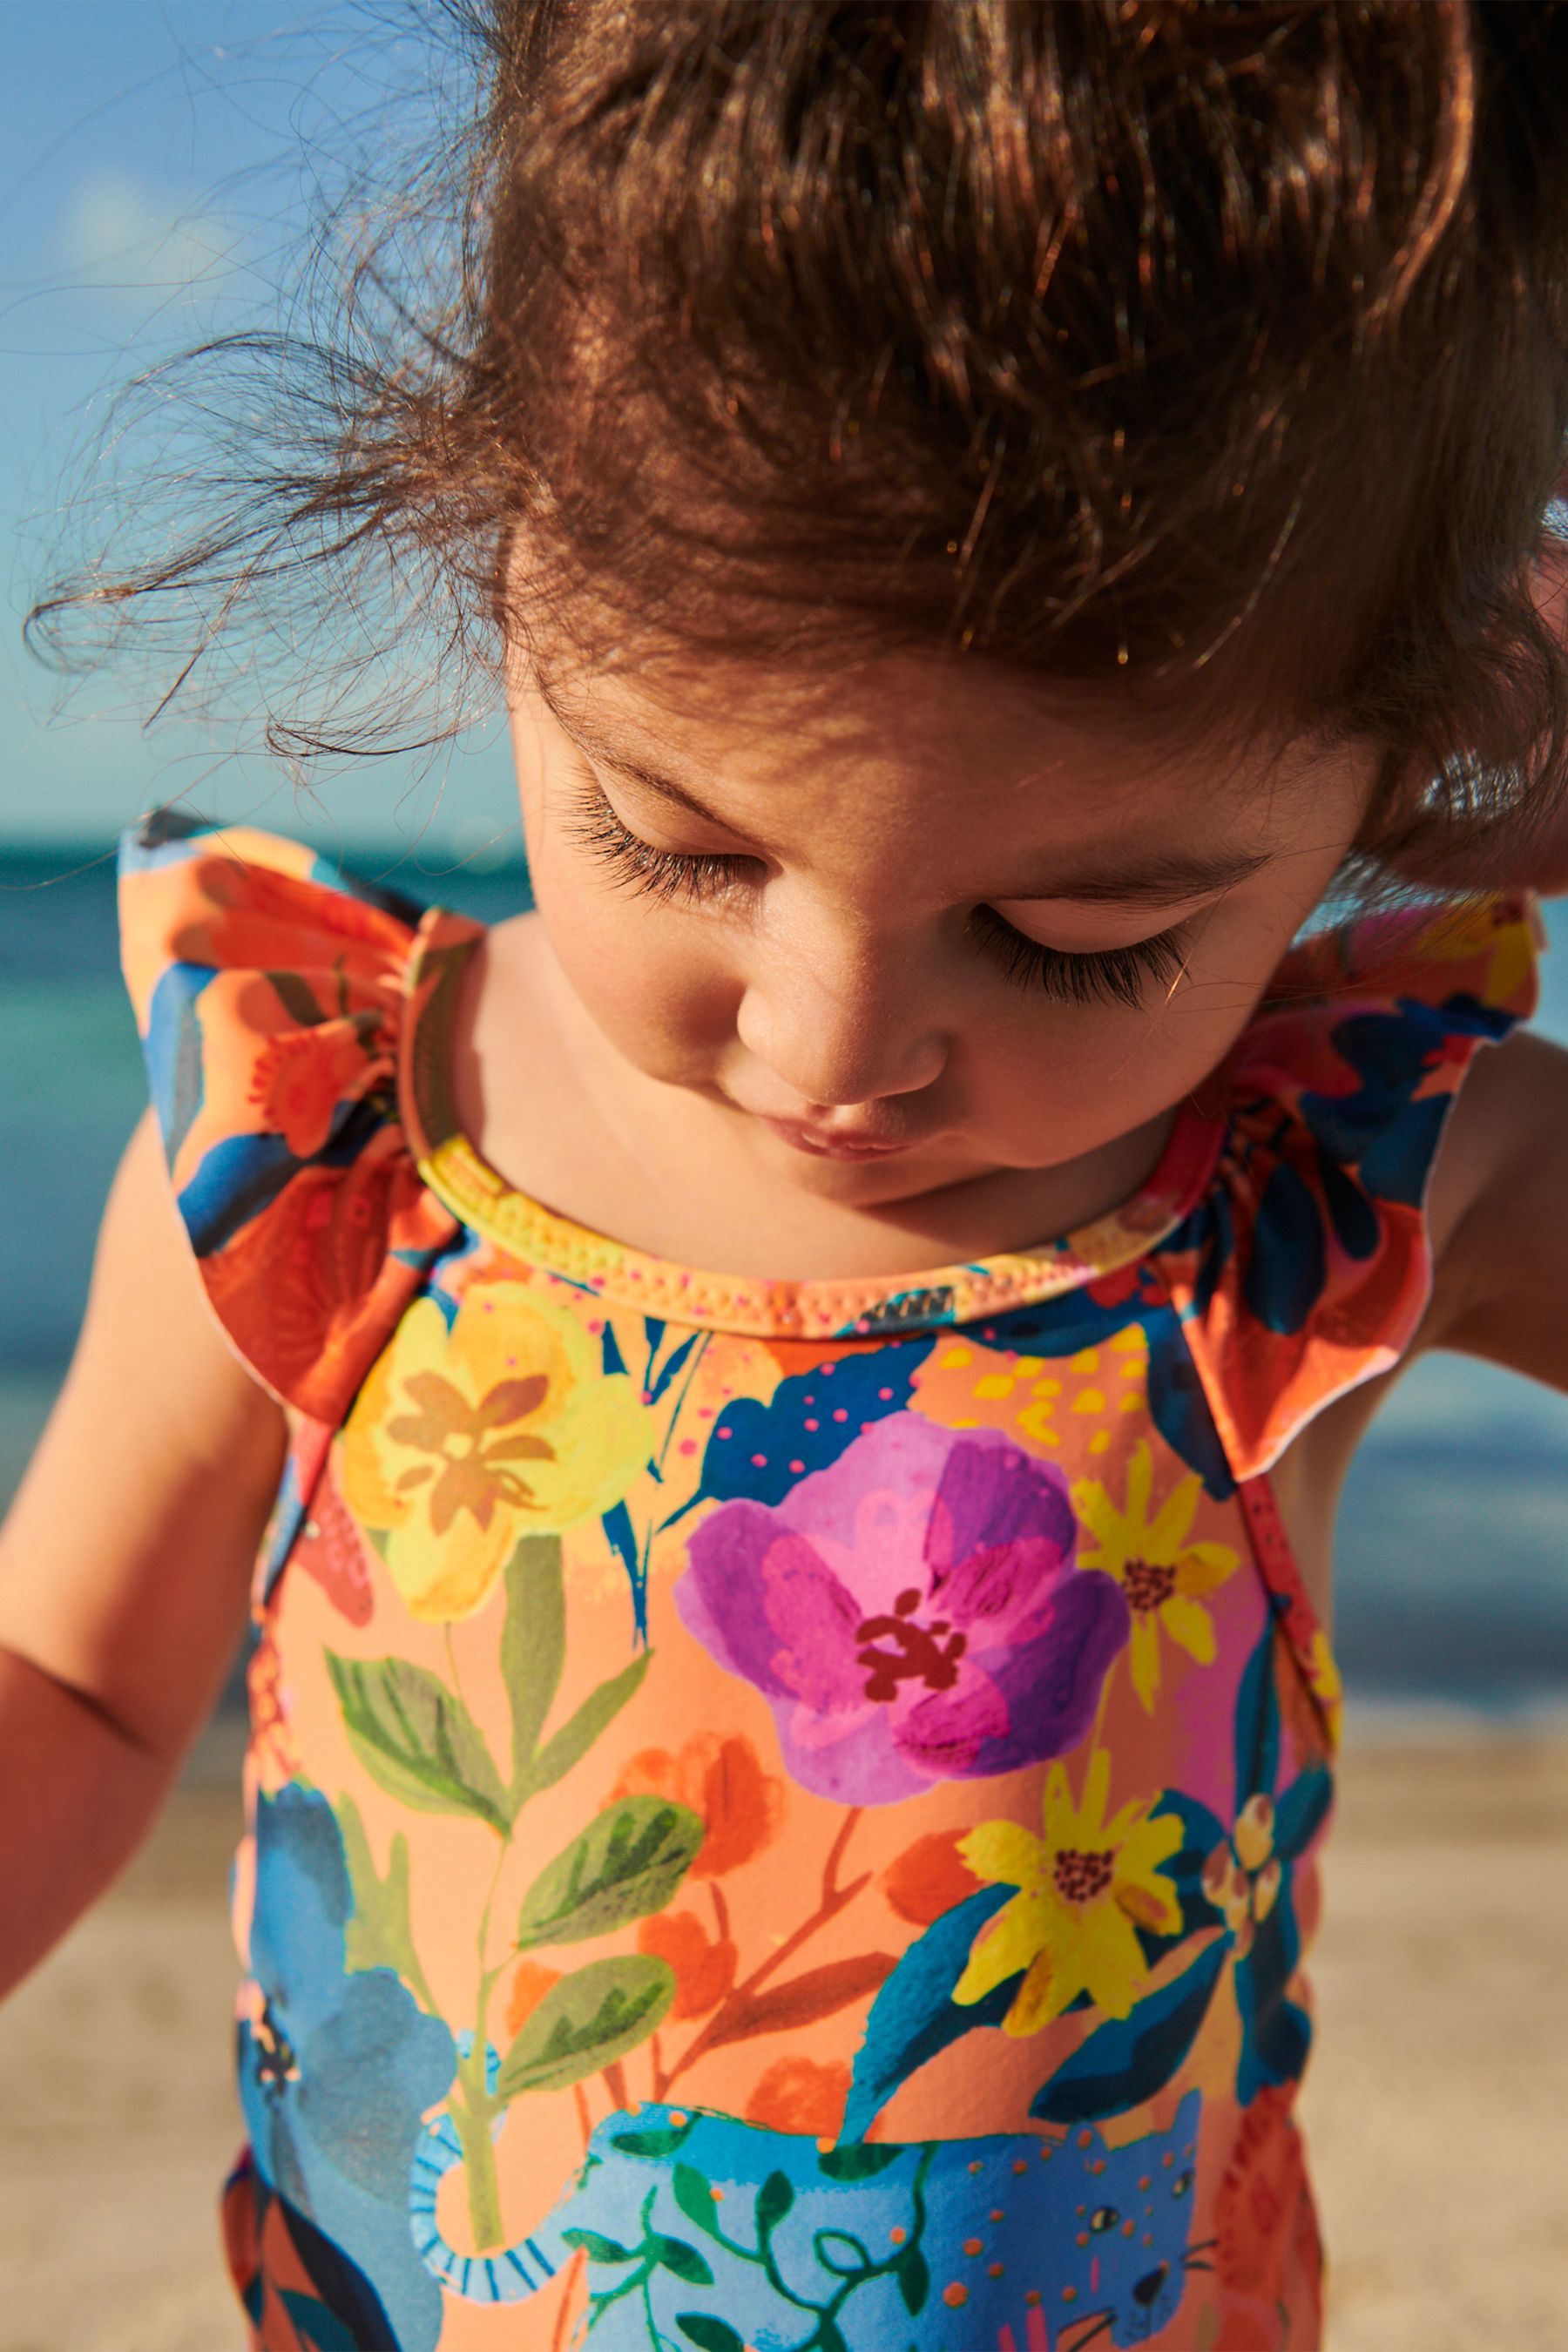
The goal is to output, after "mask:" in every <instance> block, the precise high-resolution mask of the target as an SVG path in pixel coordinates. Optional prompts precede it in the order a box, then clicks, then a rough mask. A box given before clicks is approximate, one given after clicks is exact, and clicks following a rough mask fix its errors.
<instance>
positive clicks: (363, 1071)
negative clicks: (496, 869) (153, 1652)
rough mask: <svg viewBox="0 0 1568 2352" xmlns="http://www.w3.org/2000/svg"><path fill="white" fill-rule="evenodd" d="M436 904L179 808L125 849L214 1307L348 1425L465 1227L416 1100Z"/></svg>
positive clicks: (139, 992) (280, 1392)
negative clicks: (408, 1036)
mask: <svg viewBox="0 0 1568 2352" xmlns="http://www.w3.org/2000/svg"><path fill="white" fill-rule="evenodd" d="M419 920H420V915H419V909H418V908H416V907H415V906H413V905H411V904H410V903H408V902H405V901H404V900H402V899H401V898H396V897H395V896H394V895H392V894H390V893H388V892H385V891H382V890H378V889H375V888H374V887H371V886H369V885H366V884H363V883H360V882H357V881H353V880H351V879H350V878H349V877H346V876H345V875H343V874H342V873H340V872H338V871H337V870H336V869H335V868H334V867H332V866H328V865H326V864H324V863H323V861H322V860H321V859H320V858H318V857H316V856H314V855H313V854H312V852H311V851H310V850H309V849H307V848H305V847H304V846H303V845H300V844H299V843H295V842H291V841H288V840H284V839H281V838H279V836H277V835H271V834H267V833H261V832H257V831H254V830H251V829H250V828H248V827H241V826H237V827H226V828H224V829H222V830H221V831H220V830H217V829H210V830H208V829H201V828H197V827H195V826H193V825H191V824H190V823H189V821H188V820H185V819H184V818H180V817H177V816H174V815H173V814H170V813H168V812H164V813H162V814H159V815H156V816H154V817H153V818H150V819H148V820H146V821H144V822H143V824H142V826H141V827H140V828H139V829H137V830H136V831H134V832H132V833H128V834H126V835H124V836H123V838H122V840H121V846H120V927H121V961H122V963H123V968H124V972H125V980H126V985H127V987H128V989H129V992H130V995H131V1000H132V1006H133V1007H134V1010H135V1014H136V1025H137V1028H138V1030H139V1032H140V1034H141V1038H142V1051H143V1054H144V1055H145V1058H146V1065H147V1076H148V1082H149V1087H150V1090H151V1094H152V1098H153V1108H154V1110H155V1112H156V1115H157V1118H158V1123H159V1126H160V1128H161V1129H162V1131H163V1148H164V1151H165V1154H166V1156H167V1159H168V1163H169V1171H170V1176H171V1180H172V1181H173V1185H174V1196H175V1200H176V1202H177V1203H178V1206H179V1211H180V1214H181V1217H182V1218H183V1219H184V1225H185V1230H186V1232H187V1234H189V1236H190V1242H191V1247H192V1250H193V1251H194V1253H195V1259H196V1263H197V1265H198V1267H199V1269H200V1272H201V1276H202V1280H203V1282H204V1284H205V1288H206V1293H207V1297H208V1299H209V1300H210V1302H211V1304H212V1307H213V1308H214V1311H215V1312H216V1316H217V1318H218V1321H219V1323H220V1324H221V1325H222V1327H223V1328H224V1330H225V1332H226V1335H227V1337H228V1339H229V1341H230V1343H231V1344H232V1346H233V1347H234V1348H235V1349H236V1350H237V1353H238V1355H239V1357H240V1359H241V1360H242V1361H243V1362H244V1363H246V1364H247V1366H248V1368H249V1369H250V1370H252V1372H254V1374H255V1375H256V1376H257V1378H258V1380H260V1381H261V1382H262V1383H263V1384H264V1386H266V1387H267V1388H268V1389H269V1390H271V1391H272V1392H273V1394H274V1395H275V1396H277V1397H279V1399H280V1400H281V1401H282V1402H284V1403H286V1404H289V1405H293V1406H295V1407H296V1408H297V1409H298V1410H299V1411H300V1412H303V1413H306V1414H308V1415H310V1416H311V1417H312V1418H314V1419H318V1420H323V1421H328V1422H336V1421H337V1420H338V1419H340V1418H341V1417H342V1413H343V1412H345V1411H346V1410H347V1407H348V1404H349V1402H351V1400H352V1398H353V1394H354V1391H355V1390H356V1389H357V1388H358V1386H359V1384H360V1382H361V1381H362V1380H363V1377H364V1374H365V1373H366V1371H367V1370H369V1368H370V1366H371V1364H372V1363H373V1361H374V1359H375V1357H376V1355H377V1354H378V1353H379V1352H380V1349H381V1348H382V1347H383V1345H384V1342H385V1340H386V1339H387V1338H388V1337H389V1336H390V1333H391V1331H392V1329H393V1328H394V1327H395V1324H396V1322H397V1320H398V1318H399V1317H400V1316H401V1314H402V1312H403V1310H404V1308H405V1306H406V1305H407V1303H408V1301H409V1300H410V1299H411V1298H412V1297H414V1296H415V1295H416V1293H417V1291H418V1290H419V1289H420V1288H421V1286H423V1284H424V1282H425V1280H426V1276H427V1274H428V1271H429V1268H430V1266H431V1265H432V1264H433V1262H434V1260H435V1259H436V1257H437V1255H439V1254H440V1252H441V1250H442V1249H443V1248H444V1247H445V1246H446V1245H447V1244H448V1243H449V1241H450V1240H451V1238H452V1236H453V1234H455V1232H456V1230H457V1228H456V1223H455V1220H454V1219H453V1217H452V1216H451V1214H450V1213H449V1212H448V1211H447V1209H446V1208H445V1207H444V1206H443V1205H442V1203H441V1202H439V1201H438V1200H437V1198H436V1196H435V1195H434V1194H433V1193H432V1192H429V1191H428V1190H427V1188H426V1186H425V1184H424V1183H423V1182H422V1181H421V1180H420V1177H419V1174H418V1171H417V1170H416V1167H415V1164H414V1160H413V1155H412V1153H411V1151H410V1149H409V1146H408V1143H407V1141H406V1139H405V1130H404V1124H403V1119H402V1117H401V1114H400V1110H399V1101H398V1083H397V1070H398V1049H399V1042H400V1034H401V1029H402V1024H403V1020H404V1015H405V984H406V978H407V974H408V971H409V966H410V959H411V956H412V954H413V951H414V948H415V944H416V937H417V928H418V924H419Z"/></svg>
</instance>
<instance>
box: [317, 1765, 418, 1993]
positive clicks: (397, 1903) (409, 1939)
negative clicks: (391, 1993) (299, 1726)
mask: <svg viewBox="0 0 1568 2352" xmlns="http://www.w3.org/2000/svg"><path fill="white" fill-rule="evenodd" d="M332 1810H333V1811H334V1812H335V1813H336V1815H337V1821H338V1827H339V1829H340V1830H341V1831H342V1840H343V1855H344V1859H345V1860H346V1861H347V1863H348V1866H349V1885H350V1886H351V1888H352V1889H353V1910H352V1911H351V1912H350V1914H349V1917H348V1924H347V1927H346V1928H345V1930H344V1954H343V1957H344V1964H345V1966H347V1967H348V1968H350V1969H396V1971H397V1973H398V1975H399V1976H400V1977H403V1978H405V1979H406V1980H407V1981H408V1983H410V1984H411V1985H412V1986H413V1987H414V1989H415V1990H416V1992H417V1993H418V1994H419V1996H420V1998H421V1999H422V2000H423V1999H425V1973H424V1970H423V1969H421V1967H420V1965H419V1958H418V1955H417V1954H416V1951H415V1949H414V1936H413V1931H412V1930H411V1928H410V1927H409V1924H408V1840H407V1839H406V1838H405V1836H404V1834H403V1832H402V1831H401V1830H399V1831H398V1832H397V1833H396V1835H395V1837H394V1839H393V1841H392V1847H391V1851H390V1852H389V1853H388V1854H387V1858H386V1876H385V1877H384V1878H383V1877H382V1875H381V1874H380V1873H379V1871H378V1870H377V1869H376V1866H375V1863H374V1858H373V1856H372V1853H371V1850H370V1840H369V1838H368V1837H367V1836H366V1835H365V1828H364V1823H363V1822H362V1821H361V1819H360V1811H359V1807H358V1806H357V1805H356V1804H355V1802H354V1801H353V1798H352V1797H340V1798H339V1800H338V1801H337V1803H336V1805H335V1806H334V1807H333V1809H332ZM427 2005H428V2004H427Z"/></svg>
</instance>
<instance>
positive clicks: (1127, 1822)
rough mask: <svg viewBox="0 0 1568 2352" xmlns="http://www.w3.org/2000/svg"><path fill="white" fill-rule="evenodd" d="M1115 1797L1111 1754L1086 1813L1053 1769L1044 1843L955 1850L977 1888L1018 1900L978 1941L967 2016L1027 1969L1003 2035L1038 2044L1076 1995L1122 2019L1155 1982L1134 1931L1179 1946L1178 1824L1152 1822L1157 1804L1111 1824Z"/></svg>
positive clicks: (1100, 1763) (1020, 1832)
mask: <svg viewBox="0 0 1568 2352" xmlns="http://www.w3.org/2000/svg"><path fill="white" fill-rule="evenodd" d="M1109 1794H1110V1756H1109V1755H1108V1754H1107V1752H1106V1750H1105V1749H1104V1748H1096V1750H1095V1751H1094V1754H1093V1755H1092V1756H1091V1758H1090V1759H1089V1773H1088V1777H1087V1779H1086V1780H1085V1783H1084V1791H1083V1802H1082V1805H1081V1806H1077V1807H1075V1805H1074V1803H1073V1801H1072V1791H1071V1790H1070V1789H1069V1788H1068V1777H1067V1773H1066V1770H1065V1769H1064V1768H1063V1767H1062V1766H1061V1765H1060V1764H1059V1763H1057V1764H1053V1765H1052V1766H1051V1769H1050V1771H1049V1774H1048V1775H1047V1780H1046V1793H1045V1806H1044V1811H1045V1835H1044V1837H1043V1838H1038V1837H1036V1835H1035V1834H1034V1832H1033V1831H1032V1830H1026V1829H1025V1828H1024V1827H1023V1825H1022V1823H1021V1822H981V1824H980V1826H979V1828H978V1829H973V1830H971V1831H970V1832H969V1834H968V1836H967V1837H966V1838H964V1839H963V1842H962V1843H961V1844H960V1846H959V1849H958V1850H959V1853H961V1854H962V1855H963V1859H964V1861H965V1862H966V1863H967V1864H968V1865H969V1868H970V1869H971V1870H972V1871H973V1874H974V1875H975V1876H976V1878H986V1879H991V1880H993V1881H994V1882H996V1883H998V1884H1000V1885H1007V1886H1016V1888H1017V1890H1018V1891H1017V1893H1016V1895H1014V1897H1013V1899H1012V1901H1011V1902H1010V1903H1008V1904H1006V1905H1005V1906H1004V1907H1003V1908H1002V1909H1001V1910H1000V1911H999V1912H998V1913H997V1914H996V1916H995V1917H994V1919H993V1920H991V1921H990V1923H989V1924H988V1925H987V1926H986V1927H983V1928H982V1929H981V1931H980V1934H979V1935H978V1936H977V1937H976V1938H975V1940H974V1944H973V1948H972V1949H971V1951H970V1955H969V1964H968V1966H967V1968H966V1969H964V1971H963V1975H962V1976H961V1977H960V1979H959V1980H958V1983H957V1985H956V1986H955V1987H954V1989H953V1995H952V1997H953V1999H954V2000H956V2001H962V2002H963V2003H964V2004H965V2005H968V2004H969V2003H972V2002H973V2001H977V2000H984V1998H985V1996H986V1994H987V1993H988V1992H994V1990H995V1989H996V1987H997V1986H998V1985H999V1984H1002V1983H1004V1982H1005V1979H1007V1978H1008V1977H1011V1976H1016V1974H1017V1973H1018V1971H1019V1969H1026V1971H1027V1973H1026V1976H1025V1978H1024V1981H1023V1983H1022V1984H1021V1985H1020V1986H1019V1988H1018V1991H1017V1995H1016V1999H1015V2000H1014V2002H1013V2006H1012V2007H1011V2009H1009V2011H1007V2014H1006V2016H1005V2018H1004V2019H1003V2021H1002V2027H1003V2031H1004V2032H1006V2033H1016V2034H1026V2033H1038V2032H1040V2031H1041V2030H1042V2028H1043V2027H1045V2026H1047V2025H1048V2024H1049V2023H1050V2021H1051V2020H1052V2019H1053V2018H1054V2017H1059V2016H1060V2015H1061V2013H1062V2011H1064V2010H1065V2009H1066V2008H1068V2005H1069V2004H1070V2003H1071V2002H1072V2001H1075V2000H1077V1999H1078V1996H1079V1993H1080V1992H1087V1993H1088V1995H1089V1999H1090V2000H1091V2001H1093V2003H1094V2004H1095V2007H1096V2008H1097V2009H1099V2010H1100V2011H1102V2012H1103V2014H1104V2015H1105V2016H1107V2017H1125V2016H1126V2015H1127V2013H1128V2011H1130V2010H1131V2007H1132V2003H1133V2000H1134V1999H1135V1997H1136V1995H1137V1992H1138V1989H1139V1987H1140V1986H1141V1985H1142V1982H1143V1979H1145V1977H1146V1976H1147V1975H1148V1973H1149V1971H1148V1965H1147V1963H1146V1962H1145V1960H1144V1958H1143V1948H1142V1945H1141V1944H1140V1943H1139V1941H1138V1936H1137V1930H1138V1928H1140V1927H1146V1928H1149V1929H1152V1931H1153V1933H1154V1934H1156V1935H1161V1936H1173V1935H1175V1934H1176V1932H1177V1930H1178V1929H1179V1928H1180V1927H1181V1924H1182V1909H1181V1905H1180V1903H1179V1902H1178V1901H1177V1899H1176V1891H1175V1888H1174V1887H1173V1885H1172V1884H1171V1882H1170V1880H1169V1879H1168V1878H1166V1877H1164V1876H1163V1874H1162V1871H1161V1864H1163V1863H1166V1862H1169V1860H1170V1859H1171V1856H1172V1855H1173V1853H1176V1852H1177V1850H1178V1849H1179V1847H1180V1845H1181V1843H1182V1835H1183V1832H1182V1825H1181V1823H1180V1822H1178V1821H1177V1820H1176V1819H1175V1817H1174V1816H1173V1815H1172V1816H1169V1817H1167V1818H1164V1819H1162V1820H1159V1821H1151V1820H1150V1819H1149V1806H1150V1804H1151V1802H1152V1799H1149V1798H1134V1799H1133V1800H1132V1801H1131V1802H1130V1803H1128V1804H1125V1805H1123V1806H1122V1808H1121V1811H1120V1812H1119V1813H1117V1814H1115V1815H1114V1816H1113V1818H1112V1819H1111V1820H1110V1821H1109V1822H1108V1821H1107V1820H1106V1818H1105V1805H1106V1799H1107V1797H1108V1796H1109Z"/></svg>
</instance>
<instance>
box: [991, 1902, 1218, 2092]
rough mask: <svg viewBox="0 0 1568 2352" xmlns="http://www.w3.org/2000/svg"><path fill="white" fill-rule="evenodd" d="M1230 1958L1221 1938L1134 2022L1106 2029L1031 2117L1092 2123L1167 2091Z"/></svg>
mask: <svg viewBox="0 0 1568 2352" xmlns="http://www.w3.org/2000/svg"><path fill="white" fill-rule="evenodd" d="M1229 1952H1230V1937H1228V1936H1215V1938H1214V1939H1213V1941H1212V1942H1211V1943H1209V1944H1206V1945H1205V1948H1204V1949H1203V1950H1202V1951H1201V1952H1200V1953H1199V1955H1198V1957H1197V1958H1196V1959H1195V1960H1194V1962H1193V1965H1192V1967H1191V1968H1190V1969H1184V1971H1183V1973H1182V1975H1180V1976H1179V1977H1176V1978H1175V1979H1173V1981H1172V1982H1171V1983H1170V1984H1167V1985H1162V1986H1161V1988H1160V1990H1159V1991H1158V1992H1153V1993H1151V1994H1150V1996H1149V1998H1148V2000H1141V2001H1139V2002H1138V2003H1137V2005H1136V2007H1135V2008H1134V2009H1133V2010H1132V2011H1131V2015H1130V2016H1127V2017H1118V2018H1112V2019H1110V2021H1108V2022H1107V2023H1106V2024H1104V2025H1101V2026H1100V2027H1099V2028H1098V2029H1097V2030H1096V2031H1095V2032H1093V2033H1091V2034H1090V2035H1089V2038H1088V2040H1087V2041H1085V2042H1080V2043H1079V2047H1078V2049H1077V2050H1075V2051H1074V2053H1073V2054H1072V2056H1071V2057H1070V2058H1069V2059H1068V2061H1067V2063H1065V2065H1061V2066H1058V2068H1057V2071H1056V2073H1055V2074H1053V2075H1051V2076H1050V2078H1049V2080H1048V2081H1047V2082H1046V2083H1044V2084H1042V2085H1041V2087H1040V2088H1039V2090H1038V2091H1037V2092H1036V2094H1035V2097H1034V2100H1033V2102H1032V2104H1031V2105H1030V2108H1029V2113H1030V2114H1031V2115H1032V2116H1037V2117H1038V2118H1039V2120H1040V2121H1041V2122H1042V2123H1049V2124H1081V2123H1089V2122H1092V2121H1093V2120H1095V2119H1096V2118H1097V2117H1098V2116H1114V2115H1120V2114H1121V2113H1122V2112H1123V2111H1124V2109H1126V2108H1128V2107H1135V2106H1137V2105H1140V2104H1141V2103H1142V2101H1143V2100H1144V2099H1152V2097H1153V2095H1154V2094H1155V2092H1156V2091H1162V2090H1163V2089H1164V2087H1165V2084H1167V2083H1168V2082H1169V2081H1170V2079H1171V2077H1172V2075H1173V2074H1174V2073H1175V2071H1176V2069H1177V2067H1178V2066H1179V2065H1180V2064H1181V2063H1182V2061H1183V2060H1184V2058H1185V2056H1186V2054H1187V2053H1188V2051H1189V2050H1190V2049H1191V2048H1192V2046H1193V2043H1194V2041H1195V2040H1196V2039H1197V2032H1198V2028H1199V2026H1200V2025H1201V2024H1202V2023H1203V2021H1204V2019H1205V2017H1206V2016H1207V2014H1208V2006H1209V2002H1210V2000H1212V1999H1213V1997H1214V1989H1215V1984H1216V1983H1217V1982H1218V1980H1219V1974H1220V1970H1221V1969H1223V1968H1224V1966H1225V1963H1226V1958H1228V1957H1229Z"/></svg>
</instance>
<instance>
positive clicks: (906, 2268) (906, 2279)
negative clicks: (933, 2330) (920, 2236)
mask: <svg viewBox="0 0 1568 2352" xmlns="http://www.w3.org/2000/svg"><path fill="white" fill-rule="evenodd" d="M896 2275H897V2278H898V2282H899V2293H900V2294H901V2295H902V2296H903V2298H904V2308H905V2310H906V2311H907V2312H908V2313H909V2315H910V2318H911V2319H913V2318H917V2317H918V2316H919V2315H920V2314H921V2312H922V2311H923V2310H924V2309H925V2304H926V2297H927V2295H929V2294H930V2293H931V2265H930V2263H928V2262H927V2261H926V2258H925V2256H924V2255H923V2254H922V2253H921V2250H920V2248H919V2247H918V2246H909V2247H907V2248H906V2249H905V2251H904V2252H903V2253H902V2254H901V2255H900V2259H899V2267H898V2271H897V2273H896Z"/></svg>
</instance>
